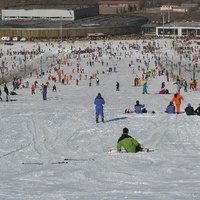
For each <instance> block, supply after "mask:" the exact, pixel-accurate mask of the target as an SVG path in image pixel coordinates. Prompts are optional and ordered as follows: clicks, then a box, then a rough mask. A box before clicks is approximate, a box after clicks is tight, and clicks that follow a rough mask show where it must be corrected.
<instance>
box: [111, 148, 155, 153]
mask: <svg viewBox="0 0 200 200" xmlns="http://www.w3.org/2000/svg"><path fill="white" fill-rule="evenodd" d="M141 152H147V153H149V152H154V148H152V147H142V150H141ZM108 153H109V154H115V153H126V150H125V149H122V150H121V152H117V149H116V148H114V147H113V148H108Z"/></svg>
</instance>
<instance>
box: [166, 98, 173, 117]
mask: <svg viewBox="0 0 200 200" xmlns="http://www.w3.org/2000/svg"><path fill="white" fill-rule="evenodd" d="M165 112H166V113H168V114H174V113H175V106H174V104H173V102H172V101H170V102H169V105H168V106H167V108H166V111H165Z"/></svg>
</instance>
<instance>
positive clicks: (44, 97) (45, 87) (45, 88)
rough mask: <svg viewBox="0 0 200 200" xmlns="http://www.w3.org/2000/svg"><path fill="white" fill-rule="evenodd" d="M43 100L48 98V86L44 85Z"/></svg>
mask: <svg viewBox="0 0 200 200" xmlns="http://www.w3.org/2000/svg"><path fill="white" fill-rule="evenodd" d="M42 96H43V100H47V86H46V85H43V91H42Z"/></svg>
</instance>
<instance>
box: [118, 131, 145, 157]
mask: <svg viewBox="0 0 200 200" xmlns="http://www.w3.org/2000/svg"><path fill="white" fill-rule="evenodd" d="M128 133H129V130H128V128H124V129H123V134H122V135H121V137H120V138H119V139H118V142H117V152H121V148H122V147H123V148H124V149H125V151H126V153H136V152H138V151H142V147H141V146H140V143H139V142H138V141H137V140H135V139H134V138H133V137H131V136H130V135H128Z"/></svg>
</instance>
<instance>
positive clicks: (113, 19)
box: [0, 15, 148, 29]
mask: <svg viewBox="0 0 200 200" xmlns="http://www.w3.org/2000/svg"><path fill="white" fill-rule="evenodd" d="M147 21H148V19H147V18H146V17H139V16H134V17H133V16H125V15H98V16H94V17H88V18H82V19H78V20H75V21H66V20H63V21H62V28H83V29H85V28H87V27H90V28H97V27H98V28H100V27H129V26H141V25H143V24H144V23H147ZM60 24H61V23H60V20H59V21H57V20H47V19H37V20H16V19H15V20H5V21H0V28H4V29H8V28H26V29H31V28H41V29H42V28H44V29H51V28H52V29H53V28H60Z"/></svg>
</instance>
